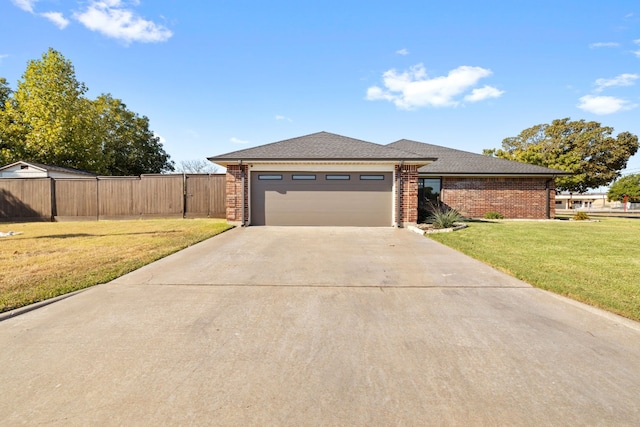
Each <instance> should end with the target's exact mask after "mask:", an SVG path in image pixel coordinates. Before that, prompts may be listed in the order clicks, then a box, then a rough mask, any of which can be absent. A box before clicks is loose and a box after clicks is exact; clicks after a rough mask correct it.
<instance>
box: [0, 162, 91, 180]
mask: <svg viewBox="0 0 640 427" xmlns="http://www.w3.org/2000/svg"><path fill="white" fill-rule="evenodd" d="M95 176H96V174H94V173H91V172H87V171H82V170H79V169H73V168H64V167H61V166H53V165H45V164H42V163H35V162H24V161H19V162H15V163H11V164H10V165H6V166H2V167H0V178H91V177H95Z"/></svg>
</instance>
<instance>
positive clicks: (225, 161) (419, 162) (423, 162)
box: [207, 157, 437, 167]
mask: <svg viewBox="0 0 640 427" xmlns="http://www.w3.org/2000/svg"><path fill="white" fill-rule="evenodd" d="M207 160H209V161H210V162H213V163H216V164H218V165H221V166H224V167H227V166H228V165H237V164H246V163H262V164H265V163H266V164H295V163H307V164H309V163H316V164H332V163H333V164H335V163H360V164H366V163H369V164H370V163H377V164H399V163H402V164H405V165H415V166H420V167H422V166H427V165H429V164H431V163H433V162H435V161H436V160H437V158H435V157H424V158H418V159H406V158H391V159H389V158H335V159H317V158H291V159H286V158H278V159H271V158H245V159H234V158H218V157H209V158H207Z"/></svg>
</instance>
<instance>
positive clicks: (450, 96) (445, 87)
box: [366, 64, 502, 110]
mask: <svg viewBox="0 0 640 427" xmlns="http://www.w3.org/2000/svg"><path fill="white" fill-rule="evenodd" d="M491 74H492V72H491V70H488V69H486V68H481V67H471V66H467V65H463V66H460V67H458V68H456V69H453V70H451V71H450V72H449V74H447V75H446V76H439V77H434V78H429V77H428V76H427V72H426V70H425V68H424V65H422V64H417V65H414V66H413V67H411V68H409V70H408V71H404V72H402V73H398V72H397V71H396V70H394V69H392V70H389V71H386V72H385V73H384V74H383V75H382V78H383V83H384V88H380V87H378V86H372V87H370V88H368V89H367V96H366V99H367V100H370V101H375V100H385V101H390V102H393V103H394V104H395V105H396V107H398V108H400V109H404V110H410V109H414V108H417V107H425V106H430V107H455V106H457V105H458V104H459V103H460V101H459V100H458V97H459V96H460V95H462V94H463V93H465V92H467V91H468V90H469V89H471V88H472V87H473V86H475V85H476V84H477V83H478V81H479V80H480V79H482V78H484V77H488V76H490V75H491ZM487 88H490V89H485V88H482V89H480V90H479V92H477V93H476V94H475V95H474V93H473V92H472V93H471V94H470V95H468V97H469V98H470V99H469V100H470V101H476V100H480V98H479V97H481V96H485V97H487V96H488V95H493V97H496V96H500V95H501V94H502V93H498V92H500V91H499V90H497V89H495V88H491V87H490V86H487ZM476 98H477V99H476Z"/></svg>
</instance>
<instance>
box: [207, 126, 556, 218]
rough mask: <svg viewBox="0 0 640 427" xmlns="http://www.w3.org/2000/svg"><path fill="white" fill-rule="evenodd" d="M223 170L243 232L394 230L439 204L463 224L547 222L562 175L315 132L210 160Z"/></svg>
mask: <svg viewBox="0 0 640 427" xmlns="http://www.w3.org/2000/svg"><path fill="white" fill-rule="evenodd" d="M209 160H210V161H212V162H214V163H217V164H219V165H222V166H224V167H226V168H227V176H226V178H227V179H226V206H227V208H226V210H227V220H228V221H229V222H232V223H238V224H243V225H345V226H350V225H351V226H398V227H402V226H405V225H408V224H415V223H416V222H417V221H418V219H419V208H423V209H424V208H425V207H426V206H427V204H428V202H432V203H439V204H444V205H447V206H449V207H452V208H455V209H457V210H459V211H460V212H461V213H462V214H463V215H465V216H468V217H481V216H483V215H484V214H485V213H486V212H489V211H497V212H500V213H501V214H503V215H504V216H505V217H507V218H529V219H542V218H552V217H553V216H554V213H555V202H554V195H555V191H554V189H555V184H554V181H555V177H556V176H558V175H563V174H565V173H564V172H562V171H558V170H554V169H548V168H544V167H540V166H534V165H527V164H523V163H518V162H512V161H508V160H501V159H495V158H491V157H487V156H482V155H479V154H474V153H469V152H465V151H460V150H453V149H450V148H446V147H440V146H437V145H431V144H424V143H420V142H416V141H409V140H400V141H397V142H394V143H392V144H388V145H380V144H375V143H372V142H367V141H362V140H358V139H354V138H348V137H345V136H341V135H336V134H332V133H328V132H319V133H314V134H311V135H306V136H302V137H298V138H292V139H287V140H284V141H279V142H274V143H271V144H266V145H261V146H258V147H253V148H248V149H245V150H239V151H234V152H231V153H227V154H222V155H219V156H214V157H210V158H209Z"/></svg>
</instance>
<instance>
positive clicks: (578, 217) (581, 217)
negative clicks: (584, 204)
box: [573, 211, 590, 221]
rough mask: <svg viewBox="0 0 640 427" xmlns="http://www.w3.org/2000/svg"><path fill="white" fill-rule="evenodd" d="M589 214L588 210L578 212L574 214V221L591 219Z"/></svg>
mask: <svg viewBox="0 0 640 427" xmlns="http://www.w3.org/2000/svg"><path fill="white" fill-rule="evenodd" d="M589 219H590V218H589V215H588V214H587V213H586V212H582V211H580V212H576V213H575V215H573V220H574V221H587V220H589Z"/></svg>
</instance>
